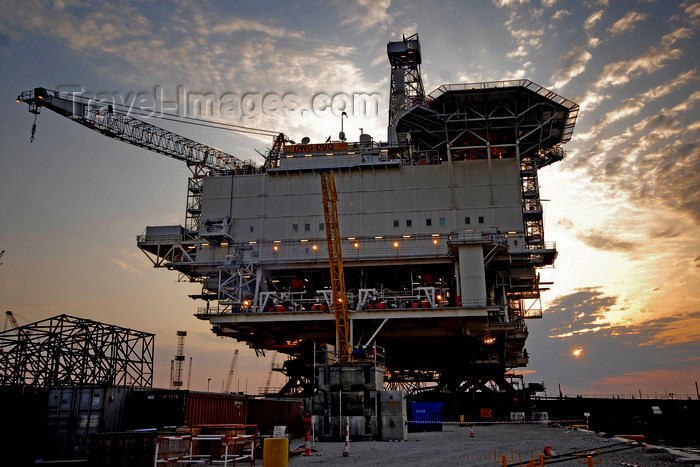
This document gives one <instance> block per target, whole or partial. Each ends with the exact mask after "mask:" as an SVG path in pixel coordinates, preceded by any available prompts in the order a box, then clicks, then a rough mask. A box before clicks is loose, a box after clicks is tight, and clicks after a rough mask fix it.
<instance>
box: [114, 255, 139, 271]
mask: <svg viewBox="0 0 700 467" xmlns="http://www.w3.org/2000/svg"><path fill="white" fill-rule="evenodd" d="M110 261H111V262H113V263H114V264H116V265H117V266H119V267H120V268H122V269H123V270H125V271H126V272H128V273H135V274H141V271H139V270H138V269H136V268H135V267H133V266H132V265H130V264H128V263H125V262H124V261H122V260H120V259H117V258H110Z"/></svg>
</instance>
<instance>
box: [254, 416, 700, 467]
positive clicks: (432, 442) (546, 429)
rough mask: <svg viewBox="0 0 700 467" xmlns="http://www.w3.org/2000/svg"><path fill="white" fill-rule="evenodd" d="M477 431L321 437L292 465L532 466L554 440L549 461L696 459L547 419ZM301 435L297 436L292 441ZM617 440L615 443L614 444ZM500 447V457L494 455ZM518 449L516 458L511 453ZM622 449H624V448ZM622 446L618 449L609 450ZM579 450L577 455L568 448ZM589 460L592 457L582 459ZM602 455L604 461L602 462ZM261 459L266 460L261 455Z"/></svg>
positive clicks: (651, 463)
mask: <svg viewBox="0 0 700 467" xmlns="http://www.w3.org/2000/svg"><path fill="white" fill-rule="evenodd" d="M474 434H475V436H474V437H473V438H472V437H470V436H469V435H470V428H469V427H460V426H457V425H445V426H444V427H443V431H441V432H424V433H409V434H408V441H404V442H382V441H362V442H360V441H358V442H350V447H349V455H348V457H343V456H342V454H343V451H344V448H345V443H344V442H323V443H321V442H317V443H315V445H314V448H313V454H314V455H313V456H310V457H304V456H301V455H297V456H293V457H290V458H289V465H290V466H294V467H296V466H302V465H310V464H325V465H362V466H374V465H381V466H383V467H389V466H402V467H406V466H435V465H440V464H452V465H454V466H462V465H464V466H475V467H476V466H491V467H494V466H496V465H501V462H500V459H501V456H502V454H506V455H507V456H508V460H509V462H508V465H509V466H517V465H519V463H518V455H520V459H522V465H523V466H527V465H528V462H529V460H530V456H531V453H532V455H534V456H535V458H537V456H538V454H539V453H540V452H542V451H543V450H544V448H545V446H551V447H552V449H553V450H554V452H555V453H557V454H559V457H558V458H557V457H552V458H551V460H550V462H546V463H545V465H550V464H551V465H556V466H573V465H580V464H579V462H578V461H577V459H576V449H577V448H578V449H579V450H580V451H581V452H585V451H589V450H596V449H597V448H601V450H602V451H603V453H602V454H601V457H600V459H599V458H598V455H597V452H596V454H595V456H594V457H593V460H594V462H596V465H601V466H620V465H628V466H629V465H633V466H634V465H636V466H640V467H655V466H669V465H671V466H673V465H675V466H680V465H686V466H688V465H694V464H693V463H685V464H678V463H676V462H675V461H676V459H677V458H678V457H679V456H678V455H676V454H672V453H669V452H657V453H650V452H647V453H645V452H643V451H642V446H639V445H635V446H628V445H626V444H622V443H621V440H620V439H612V438H604V437H602V436H599V435H596V434H595V433H592V432H588V431H581V430H571V429H565V428H559V427H554V426H545V425H487V426H475V427H474ZM300 444H301V441H299V440H293V441H292V443H291V446H292V447H296V446H299V445H300ZM613 445H615V446H614V447H613ZM494 449H495V450H496V455H497V457H498V459H499V461H498V462H496V461H495V460H494ZM511 449H512V450H513V461H512V462H511V461H510V458H511ZM618 449H619V450H618ZM612 450H617V451H616V452H606V451H612ZM571 453H573V457H572V456H567V454H571ZM581 460H582V461H583V462H584V463H583V465H586V458H585V457H582V459H581ZM599 461H602V462H600V463H598V462H599ZM258 462H259V463H260V464H262V462H260V461H258ZM696 465H699V466H700V462H699V463H698V464H696Z"/></svg>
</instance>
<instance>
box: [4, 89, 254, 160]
mask: <svg viewBox="0 0 700 467" xmlns="http://www.w3.org/2000/svg"><path fill="white" fill-rule="evenodd" d="M17 102H25V103H27V104H29V112H31V113H33V114H35V115H36V114H39V112H40V111H41V108H42V107H44V108H47V109H49V110H51V111H53V112H56V113H57V114H59V115H62V116H64V117H66V118H69V119H71V120H73V121H74V122H76V123H78V124H80V125H83V126H84V127H87V128H89V129H91V130H94V131H96V132H98V133H102V134H103V135H105V136H108V137H110V138H114V139H117V140H119V141H124V142H126V143H129V144H132V145H134V146H138V147H141V148H145V149H149V150H151V151H154V152H157V153H160V154H163V155H166V156H168V157H172V158H173V159H177V160H180V161H184V162H186V163H187V164H188V165H199V166H202V167H204V168H207V169H210V170H212V171H214V172H215V173H230V172H232V171H234V170H236V169H237V168H242V167H243V166H244V165H247V164H250V162H243V161H242V160H240V159H238V158H236V157H235V156H232V155H230V154H227V153H225V152H223V151H220V150H219V149H216V148H212V147H209V146H206V145H204V144H202V143H198V142H197V141H194V140H191V139H189V138H185V137H184V136H180V135H178V134H176V133H173V132H171V131H168V130H165V129H163V128H160V127H157V126H155V125H151V124H150V123H147V122H144V121H143V120H139V119H137V118H134V117H131V116H129V115H127V114H125V113H123V112H120V111H119V110H117V109H114V108H113V106H112V105H107V104H104V103H98V102H89V103H86V102H85V101H82V100H80V99H78V98H76V97H74V96H73V95H71V94H67V93H59V92H58V91H51V90H48V89H45V88H34V89H33V90H31V91H25V92H23V93H22V94H20V95H19V96H18V97H17Z"/></svg>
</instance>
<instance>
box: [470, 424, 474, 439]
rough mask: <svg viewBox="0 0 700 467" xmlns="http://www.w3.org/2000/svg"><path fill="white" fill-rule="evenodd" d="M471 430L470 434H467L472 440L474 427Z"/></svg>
mask: <svg viewBox="0 0 700 467" xmlns="http://www.w3.org/2000/svg"><path fill="white" fill-rule="evenodd" d="M471 430H472V431H471V433H469V437H470V438H474V425H472V428H471Z"/></svg>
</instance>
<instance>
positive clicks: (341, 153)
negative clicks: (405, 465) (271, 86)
mask: <svg viewBox="0 0 700 467" xmlns="http://www.w3.org/2000/svg"><path fill="white" fill-rule="evenodd" d="M387 53H388V57H389V61H390V64H391V90H390V92H391V104H390V109H389V130H388V140H389V142H378V141H376V140H375V139H374V138H373V137H372V135H369V134H362V135H361V136H360V141H357V142H348V141H346V140H345V135H344V134H341V135H340V137H339V139H338V140H336V141H331V142H327V143H324V144H309V143H310V142H309V141H308V138H305V139H304V140H302V144H295V143H293V142H287V143H285V144H277V145H275V146H274V147H273V149H272V150H270V152H269V153H268V155H267V161H266V163H265V165H263V166H262V167H253V166H250V165H242V166H240V167H237V168H236V170H234V171H231V172H229V173H209V174H208V175H203V176H201V177H193V179H192V180H191V181H190V201H189V202H188V218H189V219H190V220H191V221H190V223H189V224H190V225H189V228H188V226H185V227H181V226H161V227H148V228H146V230H145V233H144V234H143V235H142V236H140V237H139V239H138V245H139V247H140V248H141V249H142V250H143V251H144V252H146V253H147V254H148V255H149V256H150V257H151V258H152V259H153V262H154V264H155V265H156V266H160V267H166V268H168V269H173V270H176V271H178V272H179V273H182V274H184V275H186V276H187V277H189V278H190V279H191V280H194V281H199V282H201V283H202V293H201V295H200V296H198V297H197V298H200V299H202V300H204V305H203V306H201V307H199V310H198V313H197V316H198V317H199V318H200V319H205V320H208V321H209V322H210V323H211V324H212V329H213V330H214V332H215V333H217V334H218V335H222V336H230V337H233V338H235V339H237V340H239V341H244V342H246V343H247V344H248V345H249V346H250V347H252V348H254V349H257V350H277V351H280V352H283V353H286V354H288V355H289V356H290V357H292V359H291V360H290V361H288V362H287V366H286V368H285V371H286V372H287V374H288V376H290V383H289V384H288V386H287V387H286V388H285V391H286V392H288V393H292V392H295V391H297V392H305V393H310V391H311V389H312V386H313V382H312V380H313V374H312V372H310V371H309V369H310V367H311V365H312V363H313V362H312V357H313V355H314V353H313V346H314V344H316V345H317V346H323V345H326V344H328V345H329V346H334V345H335V344H336V342H335V335H336V332H335V319H334V314H333V312H332V302H331V295H332V294H331V287H330V283H331V280H330V273H329V267H328V261H329V255H328V243H327V239H326V232H325V231H324V229H325V228H326V226H325V223H324V211H323V201H322V187H321V183H320V181H319V173H320V172H324V171H332V172H333V173H334V176H335V180H336V185H337V196H338V208H337V213H338V219H337V220H338V225H339V229H340V239H341V240H342V261H343V263H342V264H343V268H344V275H345V287H346V290H347V300H348V307H349V310H350V311H349V321H350V341H351V342H352V343H353V344H354V345H370V346H371V345H377V346H380V347H381V348H382V349H383V350H384V351H385V357H386V367H387V370H388V371H387V375H388V381H387V382H388V383H390V384H394V385H395V387H397V388H401V387H403V388H405V389H422V388H426V387H431V386H432V387H433V388H435V389H448V390H453V391H469V390H482V389H485V388H486V384H487V383H488V382H494V383H495V384H496V385H497V386H498V387H499V388H500V389H501V390H503V391H507V390H508V388H509V387H510V384H509V382H508V381H506V378H505V376H504V375H505V374H506V372H507V371H508V369H510V368H518V367H524V366H525V365H527V361H528V356H527V352H526V350H525V347H524V346H525V340H526V338H527V326H526V324H525V320H526V319H528V318H537V317H539V316H541V307H540V306H539V298H540V292H541V291H542V290H543V289H544V288H546V287H543V284H541V283H540V281H539V274H538V268H541V267H545V266H551V265H552V264H553V263H554V260H555V258H556V255H557V251H556V245H555V243H554V242H551V241H545V236H544V228H543V218H542V213H543V211H542V204H541V201H540V197H539V188H538V180H537V173H538V170H539V169H541V168H543V167H545V166H547V165H549V164H551V163H554V162H557V161H560V160H561V159H562V158H563V157H564V152H563V150H562V149H561V145H562V144H563V143H565V142H567V141H569V140H570V139H571V136H572V132H573V127H574V123H575V120H576V116H577V112H578V106H577V105H576V104H575V103H573V102H571V101H569V100H567V99H565V98H563V97H561V96H558V95H557V94H555V93H553V92H551V91H549V90H547V89H545V88H543V87H541V86H538V85H537V84H535V83H533V82H531V81H528V80H517V81H499V82H488V83H476V84H456V85H443V86H440V87H439V88H438V89H436V90H434V91H433V92H431V93H425V92H424V90H423V84H422V81H421V76H420V63H421V51H420V43H419V42H418V37H417V36H411V37H410V38H407V39H404V40H402V41H398V42H391V43H389V44H388V47H387ZM341 118H342V117H341ZM193 227H196V228H193Z"/></svg>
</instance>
